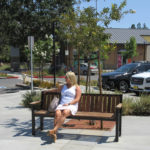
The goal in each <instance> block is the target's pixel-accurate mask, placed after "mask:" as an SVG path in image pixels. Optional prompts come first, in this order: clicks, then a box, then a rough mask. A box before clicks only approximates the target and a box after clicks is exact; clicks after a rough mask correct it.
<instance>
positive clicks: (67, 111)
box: [54, 109, 71, 131]
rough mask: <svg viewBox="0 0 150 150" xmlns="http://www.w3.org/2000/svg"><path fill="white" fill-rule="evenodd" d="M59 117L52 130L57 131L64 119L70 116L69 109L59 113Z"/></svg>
mask: <svg viewBox="0 0 150 150" xmlns="http://www.w3.org/2000/svg"><path fill="white" fill-rule="evenodd" d="M61 114H62V115H61V117H59V119H57V121H56V125H55V127H54V130H55V131H57V130H58V128H59V127H61V125H62V124H63V123H64V122H65V119H66V118H67V117H68V116H70V115H71V111H70V110H69V109H65V110H63V111H62V113H61Z"/></svg>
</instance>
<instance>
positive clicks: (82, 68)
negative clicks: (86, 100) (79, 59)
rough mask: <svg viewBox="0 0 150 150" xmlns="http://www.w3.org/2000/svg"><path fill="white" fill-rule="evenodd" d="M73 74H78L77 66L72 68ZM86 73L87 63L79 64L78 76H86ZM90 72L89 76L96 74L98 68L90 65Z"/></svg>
mask: <svg viewBox="0 0 150 150" xmlns="http://www.w3.org/2000/svg"><path fill="white" fill-rule="evenodd" d="M74 72H75V73H76V74H77V73H78V65H76V66H75V67H74ZM87 72H88V64H87V63H80V74H84V75H86V74H87ZM90 72H91V74H97V73H98V68H97V66H95V65H90Z"/></svg>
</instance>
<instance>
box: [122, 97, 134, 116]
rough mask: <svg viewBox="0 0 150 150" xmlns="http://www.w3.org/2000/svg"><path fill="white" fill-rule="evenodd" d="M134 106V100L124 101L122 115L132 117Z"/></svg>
mask: <svg viewBox="0 0 150 150" xmlns="http://www.w3.org/2000/svg"><path fill="white" fill-rule="evenodd" d="M133 105H134V102H133V100H132V99H130V98H127V99H123V104H122V114H123V115H132V114H133Z"/></svg>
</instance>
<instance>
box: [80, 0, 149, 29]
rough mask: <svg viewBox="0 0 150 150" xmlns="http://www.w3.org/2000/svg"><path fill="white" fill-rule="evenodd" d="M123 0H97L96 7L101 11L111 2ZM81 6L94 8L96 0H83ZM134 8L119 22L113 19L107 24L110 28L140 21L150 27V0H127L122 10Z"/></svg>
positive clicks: (118, 2)
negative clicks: (86, 0)
mask: <svg viewBox="0 0 150 150" xmlns="http://www.w3.org/2000/svg"><path fill="white" fill-rule="evenodd" d="M122 1H123V0H97V9H98V10H99V11H101V10H102V9H103V8H104V6H105V7H110V6H111V4H112V3H117V4H120V2H122ZM80 6H81V7H87V6H92V7H95V8H96V0H91V2H84V3H82V4H80ZM129 9H132V10H135V11H136V13H134V14H126V15H125V16H124V17H123V18H122V19H121V20H120V21H119V22H116V21H113V22H111V24H110V25H109V27H112V28H130V27H131V25H132V24H135V26H137V24H138V23H139V22H140V23H141V26H143V24H144V23H145V24H146V26H147V27H148V28H149V29H150V13H149V11H150V0H127V5H126V7H125V8H124V10H129Z"/></svg>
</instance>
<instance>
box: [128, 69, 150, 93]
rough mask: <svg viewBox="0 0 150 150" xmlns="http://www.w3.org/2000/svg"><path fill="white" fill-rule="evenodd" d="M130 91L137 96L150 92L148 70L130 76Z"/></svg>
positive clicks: (149, 72) (149, 74) (149, 71)
mask: <svg viewBox="0 0 150 150" xmlns="http://www.w3.org/2000/svg"><path fill="white" fill-rule="evenodd" d="M130 86H131V88H130V90H131V91H133V92H134V93H136V95H139V93H145V92H146V93H149V92H150V70H148V71H146V72H143V73H138V74H135V75H132V77H131V81H130Z"/></svg>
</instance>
